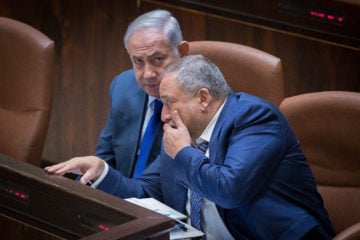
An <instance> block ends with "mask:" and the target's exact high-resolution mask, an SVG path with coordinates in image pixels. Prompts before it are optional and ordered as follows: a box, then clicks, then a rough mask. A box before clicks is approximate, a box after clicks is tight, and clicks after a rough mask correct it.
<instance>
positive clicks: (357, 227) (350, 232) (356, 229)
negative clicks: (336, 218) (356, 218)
mask: <svg viewBox="0 0 360 240" xmlns="http://www.w3.org/2000/svg"><path fill="white" fill-rule="evenodd" d="M356 239H360V222H358V223H355V224H354V225H351V226H350V227H348V228H346V229H345V230H343V231H341V232H340V233H339V234H337V235H336V236H335V237H334V239H333V240H356Z"/></svg>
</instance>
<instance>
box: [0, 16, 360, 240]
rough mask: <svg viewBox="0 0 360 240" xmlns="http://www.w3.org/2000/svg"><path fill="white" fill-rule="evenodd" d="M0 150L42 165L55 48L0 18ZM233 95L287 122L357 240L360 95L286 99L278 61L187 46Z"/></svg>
mask: <svg viewBox="0 0 360 240" xmlns="http://www.w3.org/2000/svg"><path fill="white" fill-rule="evenodd" d="M0 46H1V48H0V66H1V68H2V72H1V74H2V76H1V77H0V86H1V87H0V136H1V138H0V152H1V153H3V154H7V155H10V156H12V157H14V158H16V159H20V160H23V161H27V162H29V163H31V164H33V165H37V166H40V159H41V155H42V149H43V146H44V142H45V137H46V133H47V130H48V124H49V119H50V111H51V104H52V88H53V85H54V77H55V76H54V75H55V74H54V69H55V61H54V58H55V49H54V42H53V41H52V40H51V39H49V38H48V37H47V36H45V35H44V34H42V33H41V32H39V31H38V30H36V29H34V28H32V27H30V26H28V25H26V24H24V23H21V22H18V21H15V20H11V19H8V18H3V17H0ZM190 54H202V55H204V56H206V57H208V58H209V59H211V60H212V61H213V62H214V63H215V64H217V65H218V66H219V68H220V69H221V71H222V72H223V73H224V76H225V78H226V79H227V81H228V82H229V85H230V86H231V87H232V88H233V89H234V90H235V91H244V92H248V93H251V94H254V95H257V96H260V97H263V98H265V99H267V100H269V101H270V102H272V103H273V104H275V105H276V106H279V108H280V110H281V111H282V112H283V113H284V114H285V116H286V117H287V118H288V120H289V122H290V124H291V125H292V127H293V128H294V130H295V132H296V134H297V136H298V138H299V140H300V144H301V146H302V148H303V150H304V152H305V154H306V156H307V158H308V160H309V163H310V165H311V168H312V170H313V172H314V175H315V177H316V181H317V184H318V186H319V191H320V193H321V195H322V197H323V199H324V202H325V206H326V208H327V210H328V211H329V215H330V218H331V220H332V222H333V225H334V228H335V231H336V233H338V235H337V236H336V238H335V239H360V206H359V204H360V150H359V149H360V148H359V147H360V124H359V120H360V93H355V92H345V91H326V92H325V91H324V92H315V93H306V94H301V95H298V96H292V97H287V98H285V96H284V86H283V76H282V65H281V60H280V59H279V58H277V57H275V56H272V55H270V54H268V53H265V52H263V51H260V50H257V49H254V48H251V47H248V46H244V45H241V44H236V43H226V42H216V41H194V42H190Z"/></svg>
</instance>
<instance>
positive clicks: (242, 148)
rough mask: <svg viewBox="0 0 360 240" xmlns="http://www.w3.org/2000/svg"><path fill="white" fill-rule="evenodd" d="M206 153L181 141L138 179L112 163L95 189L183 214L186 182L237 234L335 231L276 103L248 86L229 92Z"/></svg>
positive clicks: (297, 236)
mask: <svg viewBox="0 0 360 240" xmlns="http://www.w3.org/2000/svg"><path fill="white" fill-rule="evenodd" d="M209 150H210V153H209V154H210V157H209V158H207V157H206V156H205V155H203V154H201V153H200V152H199V151H197V150H196V149H194V148H192V147H185V148H184V149H182V150H181V151H180V152H179V153H178V154H177V155H176V157H175V159H171V158H170V157H169V156H168V155H166V153H165V152H164V151H162V153H161V156H160V157H159V158H157V159H156V161H155V162H154V163H153V164H152V165H151V166H150V167H149V168H148V169H147V170H146V171H145V172H144V174H143V175H142V176H141V177H140V178H139V179H128V178H125V177H123V176H121V175H120V174H117V173H116V172H115V171H113V170H111V169H110V170H109V173H108V174H107V176H106V177H105V179H104V180H103V182H102V183H101V184H100V185H99V188H100V189H102V190H104V191H106V192H108V193H111V194H113V195H117V196H119V197H122V198H127V197H154V198H156V199H159V200H161V201H163V202H164V203H166V204H167V205H169V206H171V207H173V208H174V209H176V210H178V211H180V212H183V213H185V204H186V200H187V196H186V193H187V191H188V189H187V187H189V188H191V189H194V190H195V191H197V192H198V193H200V194H201V195H202V196H204V197H206V198H207V199H209V200H211V201H213V202H214V203H215V204H216V206H217V208H218V211H219V213H220V216H221V217H222V219H223V221H224V223H225V225H226V226H227V228H228V229H229V231H230V232H231V234H232V235H233V236H234V237H235V238H236V239H266V240H269V239H276V240H279V239H284V240H285V239H286V240H287V239H300V238H301V237H302V236H304V235H305V234H306V233H307V232H309V231H310V230H311V229H314V228H316V232H317V233H318V234H319V235H320V236H323V237H321V238H320V237H319V238H318V239H330V238H331V236H332V235H333V230H332V227H331V224H330V221H329V219H328V215H327V212H326V210H325V209H324V207H323V203H322V199H321V197H320V195H319V193H318V192H317V189H316V185H315V180H314V177H313V175H312V172H311V170H310V167H309V165H308V164H307V162H306V159H305V156H304V154H303V152H302V151H301V149H300V147H299V142H298V140H297V139H296V136H295V135H294V133H293V131H292V129H291V128H290V126H289V124H288V123H287V121H286V119H285V118H284V117H283V115H282V114H281V113H280V112H279V111H278V109H277V108H276V107H274V106H273V105H271V104H270V103H268V102H267V101H264V100H262V99H260V98H257V97H254V96H251V95H249V94H245V93H237V94H232V95H230V96H229V98H228V100H227V102H226V104H225V106H224V108H223V110H222V112H221V114H220V116H219V119H218V121H217V123H216V126H215V129H214V131H213V134H212V136H211V140H210V143H209Z"/></svg>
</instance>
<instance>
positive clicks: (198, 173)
mask: <svg viewBox="0 0 360 240" xmlns="http://www.w3.org/2000/svg"><path fill="white" fill-rule="evenodd" d="M225 116H231V114H228V115H226V114H225ZM219 121H220V122H219ZM218 122H219V123H220V125H222V127H221V129H222V130H221V131H220V132H216V133H215V134H216V135H217V136H212V138H217V139H214V140H211V141H210V146H209V150H210V159H209V158H207V157H206V156H205V155H203V154H201V153H200V152H199V151H197V150H196V149H194V148H192V147H186V148H184V149H182V150H181V151H180V152H179V153H178V154H177V156H176V157H175V161H174V164H176V165H175V166H174V168H175V169H178V171H176V172H175V173H174V177H175V178H177V179H178V180H179V181H181V182H183V183H185V184H187V185H188V186H189V187H190V188H191V189H193V190H195V191H197V192H199V193H201V194H202V195H203V196H205V197H206V198H207V199H209V200H210V201H213V202H215V203H216V204H218V205H219V206H221V207H223V208H234V207H237V206H239V205H240V204H246V202H249V201H253V199H254V198H256V197H258V196H260V195H261V194H262V193H263V192H264V189H265V188H266V187H267V185H266V184H267V183H269V182H271V179H272V177H273V176H274V174H275V172H276V169H277V166H278V165H279V164H280V162H281V161H282V159H283V158H284V154H285V148H286V146H285V142H286V140H284V137H285V136H284V133H283V131H282V129H281V128H282V127H281V124H280V121H279V119H278V116H277V115H276V114H275V113H274V112H273V111H272V110H271V109H267V108H263V107H261V106H260V107H259V108H258V109H256V108H253V107H252V108H251V109H250V110H246V111H243V112H242V113H241V114H237V117H232V119H231V117H230V119H229V117H223V118H222V119H220V118H219V120H218Z"/></svg>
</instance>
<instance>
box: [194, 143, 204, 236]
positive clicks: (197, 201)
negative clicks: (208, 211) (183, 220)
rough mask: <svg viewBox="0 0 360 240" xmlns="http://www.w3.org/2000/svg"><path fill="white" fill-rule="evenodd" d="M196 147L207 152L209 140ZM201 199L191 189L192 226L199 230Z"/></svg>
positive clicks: (200, 228)
mask: <svg viewBox="0 0 360 240" xmlns="http://www.w3.org/2000/svg"><path fill="white" fill-rule="evenodd" d="M196 148H197V149H198V150H199V151H200V152H202V153H204V154H205V152H206V149H207V148H208V142H204V143H201V144H199V145H197V146H196ZM201 199H202V197H201V196H200V195H199V194H198V193H197V192H195V191H193V190H190V219H191V226H193V227H194V228H196V229H198V230H200V231H201V230H202V227H201Z"/></svg>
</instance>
